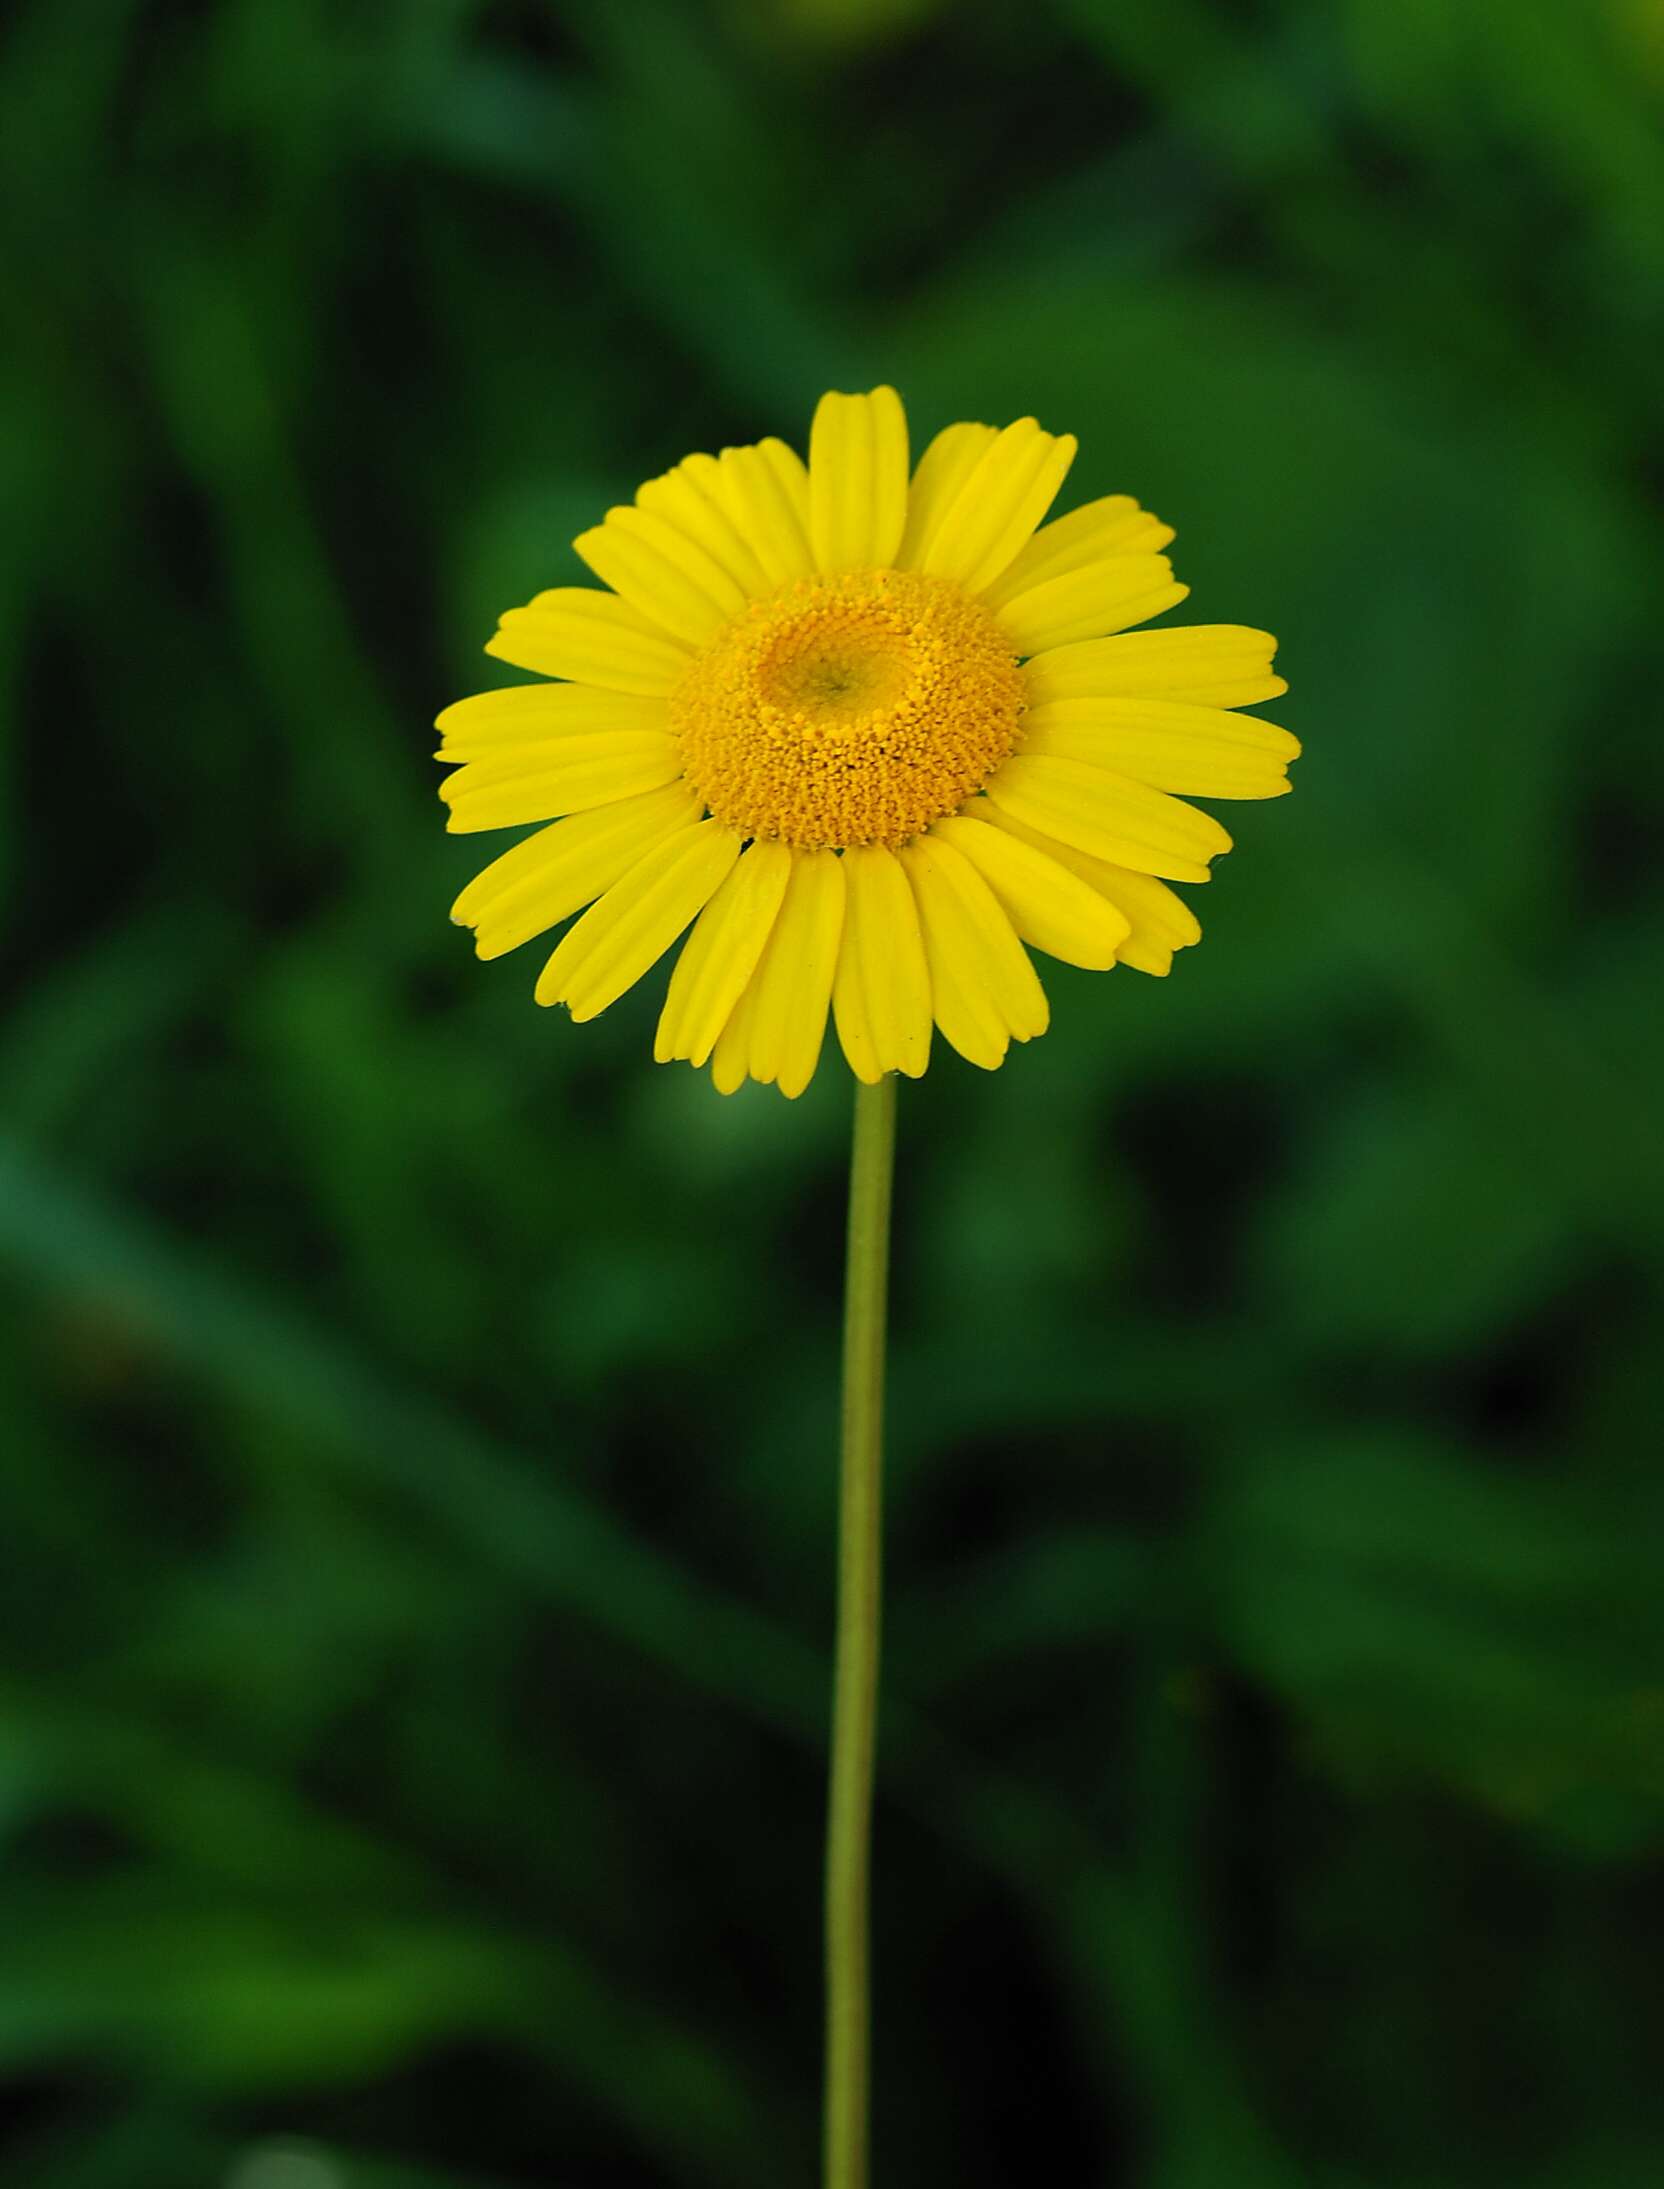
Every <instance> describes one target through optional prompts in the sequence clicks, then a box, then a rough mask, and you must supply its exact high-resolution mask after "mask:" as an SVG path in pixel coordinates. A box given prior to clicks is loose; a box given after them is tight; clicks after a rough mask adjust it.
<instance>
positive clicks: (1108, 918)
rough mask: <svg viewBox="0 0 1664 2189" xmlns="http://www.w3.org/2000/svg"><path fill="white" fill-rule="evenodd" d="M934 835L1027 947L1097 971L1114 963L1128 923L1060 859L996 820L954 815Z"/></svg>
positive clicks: (968, 815)
mask: <svg viewBox="0 0 1664 2189" xmlns="http://www.w3.org/2000/svg"><path fill="white" fill-rule="evenodd" d="M977 804H978V806H979V807H981V806H984V805H985V804H986V800H981V799H979V800H978V801H977ZM930 833H931V837H932V839H940V840H941V841H942V842H944V843H947V844H951V845H952V847H953V848H954V850H955V851H960V852H963V853H964V855H965V857H966V858H967V859H969V860H970V862H971V864H972V866H974V867H975V868H976V870H977V872H978V873H979V874H980V875H981V876H982V878H983V880H984V881H985V882H986V883H987V884H988V886H989V888H990V889H991V890H992V891H993V892H994V895H995V897H996V898H997V899H998V900H999V902H1000V904H1001V905H1002V906H1003V908H1004V910H1005V913H1006V915H1007V917H1008V918H1009V919H1010V921H1011V924H1012V926H1013V927H1014V928H1015V929H1016V931H1017V933H1018V934H1019V935H1020V936H1021V937H1022V938H1023V940H1024V942H1027V943H1032V944H1033V945H1034V947H1035V949H1036V950H1044V951H1046V952H1047V953H1048V955H1049V956H1051V957H1054V958H1061V959H1062V960H1063V962H1064V963H1065V964H1066V965H1084V966H1087V967H1090V968H1091V969H1092V970H1093V971H1094V972H1107V971H1108V969H1109V967H1110V966H1112V965H1113V964H1114V963H1115V957H1116V952H1117V951H1118V950H1119V949H1120V947H1121V945H1122V943H1123V942H1124V941H1125V940H1126V936H1127V921H1126V919H1125V918H1124V917H1123V915H1122V914H1121V913H1119V912H1117V911H1116V909H1115V907H1114V906H1113V905H1112V904H1106V903H1105V901H1104V899H1103V898H1102V897H1100V896H1099V895H1098V893H1097V891H1096V890H1094V889H1091V888H1089V887H1088V886H1087V884H1086V883H1085V882H1083V881H1082V880H1081V879H1080V877H1079V876H1078V875H1077V874H1072V873H1070V871H1069V869H1068V868H1067V867H1066V866H1065V865H1064V864H1063V863H1062V862H1061V861H1060V860H1058V859H1049V858H1047V857H1046V856H1045V855H1044V854H1043V853H1042V852H1039V851H1036V850H1034V849H1033V848H1032V847H1031V846H1030V845H1028V844H1026V843H1021V842H1019V841H1018V839H1017V837H1016V836H1015V835H1013V834H1011V833H1009V832H1008V831H1006V830H1004V829H1000V828H996V827H994V826H993V816H992V815H989V816H988V818H987V819H982V818H980V817H979V816H974V815H971V814H952V815H950V816H949V817H948V819H947V820H945V821H938V822H937V823H936V825H935V827H934V828H933V829H932V830H931V832H930Z"/></svg>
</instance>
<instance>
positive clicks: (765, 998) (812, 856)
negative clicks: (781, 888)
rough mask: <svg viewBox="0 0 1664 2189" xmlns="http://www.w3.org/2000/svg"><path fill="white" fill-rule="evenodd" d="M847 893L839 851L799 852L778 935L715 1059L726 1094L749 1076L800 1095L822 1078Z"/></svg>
mask: <svg viewBox="0 0 1664 2189" xmlns="http://www.w3.org/2000/svg"><path fill="white" fill-rule="evenodd" d="M847 893H848V891H847V884H846V882H845V879H844V862H843V860H842V859H840V858H839V857H838V855H837V853H836V852H831V851H794V852H793V854H792V866H791V876H790V879H789V880H788V881H787V884H786V894H785V896H784V898H783V899H782V900H781V904H780V910H779V912H778V913H777V914H776V916H775V921H774V932H773V933H772V934H771V935H770V937H769V939H768V947H767V949H766V950H765V951H764V952H763V955H762V959H761V961H760V962H759V964H758V967H757V970H756V972H755V974H754V975H753V976H752V979H751V984H750V986H749V987H748V988H747V989H746V991H745V993H744V995H743V996H742V997H741V998H740V1001H739V1002H738V1004H736V1006H735V1008H734V1013H733V1016H732V1017H731V1018H730V1020H729V1022H728V1024H727V1025H726V1026H725V1027H724V1028H723V1030H722V1036H721V1039H720V1040H719V1041H718V1043H717V1046H716V1053H715V1055H714V1056H713V1058H712V1064H711V1070H712V1077H713V1078H714V1080H715V1082H716V1085H717V1086H718V1087H719V1088H720V1089H721V1090H722V1092H723V1093H725V1094H730V1093H732V1092H733V1089H734V1087H737V1086H738V1085H739V1082H740V1080H741V1079H743V1078H744V1077H745V1075H746V1073H747V1072H749V1073H750V1075H751V1077H752V1078H753V1079H758V1080H762V1081H763V1082H764V1083H765V1084H766V1083H767V1082H769V1081H770V1080H773V1081H776V1082H777V1083H778V1085H779V1088H780V1092H781V1093H782V1094H783V1095H789V1096H792V1097H794V1098H795V1097H796V1096H798V1095H800V1094H801V1093H802V1092H803V1090H804V1088H805V1087H807V1086H808V1084H809V1082H810V1080H811V1079H813V1078H814V1076H815V1066H816V1065H817V1064H818V1063H819V1062H820V1052H821V1044H822V1042H823V1041H824V1040H825V1038H826V1014H827V1011H828V1010H829V1008H830V1007H831V1002H832V982H833V977H834V975H835V974H836V972H837V968H838V955H839V949H840V946H841V944H842V942H843V933H844V909H845V900H846V897H847ZM736 1070H737V1071H738V1074H739V1078H737V1079H736V1078H734V1076H733V1075H734V1073H735V1071H736ZM730 1082H731V1084H730Z"/></svg>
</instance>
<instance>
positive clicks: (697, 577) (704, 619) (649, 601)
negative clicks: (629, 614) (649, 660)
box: [572, 508, 745, 646]
mask: <svg viewBox="0 0 1664 2189" xmlns="http://www.w3.org/2000/svg"><path fill="white" fill-rule="evenodd" d="M572 544H573V546H574V547H575V548H576V549H577V551H578V553H579V554H580V555H581V556H582V557H583V559H584V561H585V562H587V563H588V565H589V567H590V568H591V570H593V571H594V573H595V575H596V576H597V577H598V578H599V579H600V580H601V582H602V584H603V585H610V586H611V587H612V589H613V591H614V592H615V593H616V594H617V595H618V596H619V598H620V599H621V600H626V601H628V602H629V604H630V606H631V607H632V608H634V609H635V610H636V611H637V613H638V614H640V615H642V616H645V617H646V618H647V620H648V621H649V622H650V623H654V624H657V625H658V626H659V628H660V629H661V630H665V631H669V632H671V633H672V634H673V635H674V636H675V637H677V638H680V639H685V640H686V641H687V642H688V644H689V645H690V646H703V645H704V644H705V642H706V641H707V640H708V639H711V638H714V637H715V636H716V634H717V632H718V631H720V630H721V628H722V626H723V625H724V624H725V623H731V622H732V621H733V619H734V617H735V616H737V615H738V614H739V612H740V610H741V609H742V608H743V607H744V606H745V595H744V593H742V592H741V590H740V588H739V586H738V584H737V583H736V582H735V580H734V579H733V578H731V577H730V576H729V575H728V573H727V571H726V570H724V569H723V568H722V566H721V564H720V563H717V562H714V561H713V560H712V559H711V557H710V556H709V555H708V554H707V553H706V552H705V550H704V548H703V547H701V546H700V545H699V543H698V542H697V541H696V540H694V539H691V538H690V537H689V536H688V534H687V533H685V532H682V531H679V530H678V529H677V527H676V526H675V525H673V524H670V523H668V522H667V521H666V519H665V518H663V517H661V516H655V515H654V514H653V512H652V511H651V510H648V509H633V508H632V509H609V510H608V511H607V516H606V522H605V523H604V524H598V525H596V526H595V527H594V528H593V530H591V531H589V532H580V533H579V535H578V537H577V538H576V539H575V540H574V541H573V542H572Z"/></svg>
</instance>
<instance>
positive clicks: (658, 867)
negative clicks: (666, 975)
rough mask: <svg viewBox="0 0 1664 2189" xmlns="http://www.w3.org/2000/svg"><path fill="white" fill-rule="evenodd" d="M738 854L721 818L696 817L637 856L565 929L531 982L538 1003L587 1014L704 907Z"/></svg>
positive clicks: (634, 976)
mask: <svg viewBox="0 0 1664 2189" xmlns="http://www.w3.org/2000/svg"><path fill="white" fill-rule="evenodd" d="M739 855H740V839H739V838H738V837H737V836H736V835H735V834H734V832H733V830H732V829H727V828H724V827H723V826H722V823H721V822H720V821H697V822H695V823H694V825H693V827H692V828H689V829H684V830H682V831H681V832H680V833H679V834H678V835H676V836H673V837H671V838H670V839H669V840H668V842H666V843H663V844H659V845H657V846H655V848H654V849H653V850H651V851H649V852H648V853H647V854H646V855H645V857H643V858H641V859H638V860H637V861H636V863H635V865H634V866H633V867H631V869H630V871H629V872H628V873H627V874H626V875H625V876H624V877H623V879H622V880H620V881H617V882H615V883H614V884H613V886H612V888H611V889H609V890H608V891H607V893H606V895H605V896H604V897H602V898H600V899H599V900H598V901H597V902H596V903H595V904H592V905H591V906H590V908H589V910H588V911H587V912H586V913H585V914H584V916H583V918H582V919H581V920H579V921H577V922H576V924H575V925H574V926H572V927H569V928H568V929H567V931H566V933H565V934H564V935H563V936H562V937H561V939H560V942H559V943H558V944H557V946H556V948H555V953H554V956H553V957H552V958H550V960H549V962H548V964H547V965H546V966H545V967H544V968H543V971H542V974H541V975H540V976H539V979H538V983H537V1000H538V1002H539V1003H564V1004H565V1005H566V1006H567V1007H568V1009H569V1010H570V1011H571V1013H572V1016H573V1017H574V1018H575V1019H591V1018H594V1017H596V1016H597V1014H598V1013H600V1012H602V1011H604V1010H605V1009H606V1008H607V1006H608V1004H609V1003H616V1002H617V1001H618V998H619V997H620V996H621V995H623V993H624V991H625V990H626V989H627V988H633V987H634V985H635V983H636V982H637V981H638V980H640V978H641V976H642V975H643V974H644V973H645V972H647V971H648V970H649V969H650V968H651V967H652V966H654V965H656V964H657V962H658V961H659V959H660V958H662V957H663V956H664V954H665V952H666V951H667V950H668V949H669V948H670V946H671V944H672V943H673V942H674V941H675V940H676V938H677V936H678V935H679V934H680V933H681V932H682V930H683V928H684V927H686V926H687V924H688V922H689V921H690V920H691V919H693V918H694V916H695V914H697V913H699V912H701V911H703V910H704V908H705V906H706V905H707V904H708V903H709V902H710V900H711V898H712V897H713V896H714V895H715V894H716V892H717V890H718V889H719V888H720V887H721V885H722V882H723V879H724V877H725V876H726V874H727V872H728V869H729V868H730V867H731V866H732V865H733V863H734V861H735V860H736V859H737V858H738V857H739Z"/></svg>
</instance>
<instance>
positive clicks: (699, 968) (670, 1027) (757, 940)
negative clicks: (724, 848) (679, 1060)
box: [653, 843, 792, 1065]
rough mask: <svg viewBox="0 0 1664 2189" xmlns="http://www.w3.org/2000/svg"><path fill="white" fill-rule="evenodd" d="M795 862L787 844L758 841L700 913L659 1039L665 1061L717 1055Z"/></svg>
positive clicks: (658, 1051)
mask: <svg viewBox="0 0 1664 2189" xmlns="http://www.w3.org/2000/svg"><path fill="white" fill-rule="evenodd" d="M791 866H792V855H791V851H790V849H789V848H788V847H787V846H786V845H785V844H770V843H755V844H753V845H752V846H751V848H750V850H749V851H747V852H745V853H744V854H743V855H742V856H741V857H740V859H739V860H738V862H737V863H736V865H735V866H734V869H733V871H732V872H731V873H730V874H729V876H728V879H727V880H726V881H725V882H724V883H723V885H722V887H721V888H720V889H719V890H718V891H717V893H716V895H715V896H714V897H713V898H712V899H711V901H710V903H709V904H708V905H707V906H706V907H705V909H704V911H703V912H701V913H700V915H699V918H698V921H697V923H696V924H695V927H694V930H693V933H692V934H691V935H690V936H689V937H688V939H687V941H686V942H685V943H684V944H683V945H682V954H681V956H680V957H679V958H678V959H677V961H676V970H675V972H674V973H672V974H671V976H670V992H669V994H668V995H667V996H666V998H665V1005H664V1011H663V1014H662V1016H661V1017H660V1019H659V1030H658V1035H657V1038H656V1039H655V1041H654V1044H653V1054H654V1056H655V1057H657V1059H658V1061H659V1062H660V1063H661V1064H668V1063H669V1062H670V1060H671V1059H672V1057H686V1058H687V1059H688V1061H689V1062H690V1063H691V1064H695V1065H698V1064H703V1063H704V1062H705V1059H706V1058H707V1057H708V1056H709V1055H710V1053H711V1050H712V1049H713V1047H714V1046H715V1044H716V1038H717V1036H718V1034H720V1033H721V1031H722V1029H723V1027H724V1026H725V1025H726V1024H727V1022H728V1019H729V1016H730V1015H731V1013H732V1011H733V1008H734V1005H735V1004H736V1003H737V1002H738V1001H739V999H740V995H741V993H742V991H743V990H744V988H745V986H746V983H747V982H748V981H749V980H750V978H751V976H752V974H753V973H754V972H755V971H756V970H757V961H758V959H759V958H760V957H761V956H762V954H763V948H764V945H765V944H766V943H767V941H768V938H769V935H770V933H771V931H772V929H773V927H774V919H775V915H776V913H777V912H778V911H779V909H780V900H781V898H782V897H783V896H784V895H785V893H786V882H787V879H788V877H789V876H790V873H791Z"/></svg>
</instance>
